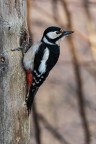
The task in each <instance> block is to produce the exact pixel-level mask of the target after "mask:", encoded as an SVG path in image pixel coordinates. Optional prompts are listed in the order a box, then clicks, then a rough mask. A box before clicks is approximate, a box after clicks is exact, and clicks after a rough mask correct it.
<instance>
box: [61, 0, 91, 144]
mask: <svg viewBox="0 0 96 144" xmlns="http://www.w3.org/2000/svg"><path fill="white" fill-rule="evenodd" d="M61 2H62V6H63V7H64V10H65V12H66V16H67V21H68V27H69V29H72V22H71V14H70V11H69V9H68V6H67V3H66V1H65V0H61ZM69 41H70V43H69V45H70V50H71V53H72V55H73V66H74V72H75V76H76V82H77V87H78V105H79V112H80V116H81V118H82V124H83V127H84V131H85V141H86V144H90V142H91V137H90V130H89V125H88V121H87V118H86V111H85V107H84V96H83V91H82V81H81V73H80V66H79V65H78V62H77V57H76V52H75V46H74V43H73V40H72V38H71V37H69Z"/></svg>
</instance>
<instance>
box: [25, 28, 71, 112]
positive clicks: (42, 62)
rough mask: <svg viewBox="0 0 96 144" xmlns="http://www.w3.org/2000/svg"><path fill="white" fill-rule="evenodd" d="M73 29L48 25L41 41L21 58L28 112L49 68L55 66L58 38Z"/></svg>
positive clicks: (58, 49) (58, 50) (58, 44)
mask: <svg viewBox="0 0 96 144" xmlns="http://www.w3.org/2000/svg"><path fill="white" fill-rule="evenodd" d="M72 33H73V31H64V30H63V29H62V28H59V27H56V26H51V27H48V28H47V29H46V30H45V31H44V33H43V36H42V39H41V41H39V42H37V43H36V44H34V45H33V46H31V47H30V48H29V50H28V51H27V52H26V53H25V55H24V58H23V64H24V68H25V70H26V75H27V82H28V94H27V96H26V99H25V101H26V105H27V108H28V114H30V112H31V107H32V103H33V100H34V97H35V95H36V93H37V91H38V89H39V87H40V86H41V85H42V83H43V82H44V81H45V79H46V78H47V76H48V75H49V72H50V71H51V69H52V68H53V67H54V66H55V64H56V63H57V61H58V58H59V55H60V40H61V39H62V38H64V37H65V36H68V35H70V34H72Z"/></svg>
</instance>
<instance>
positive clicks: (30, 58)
mask: <svg viewBox="0 0 96 144" xmlns="http://www.w3.org/2000/svg"><path fill="white" fill-rule="evenodd" d="M40 44H41V42H38V43H37V44H35V45H33V46H32V47H31V48H30V49H29V50H28V51H27V52H26V53H25V55H24V59H23V64H24V68H25V69H26V70H31V71H33V68H34V57H35V53H36V52H37V51H38V49H39V46H40Z"/></svg>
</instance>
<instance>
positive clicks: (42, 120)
mask: <svg viewBox="0 0 96 144" xmlns="http://www.w3.org/2000/svg"><path fill="white" fill-rule="evenodd" d="M38 119H39V121H41V122H42V123H43V125H44V126H45V128H46V129H47V130H48V131H49V132H50V133H51V134H52V135H53V136H54V137H55V138H56V139H57V140H58V141H60V142H61V143H63V144H69V142H67V141H66V140H65V138H64V137H63V136H62V135H61V134H60V133H59V132H57V130H56V129H55V128H53V126H52V125H50V124H49V122H48V121H47V120H46V119H45V118H44V117H43V116H42V115H41V114H38Z"/></svg>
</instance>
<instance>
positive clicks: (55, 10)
mask: <svg viewBox="0 0 96 144" xmlns="http://www.w3.org/2000/svg"><path fill="white" fill-rule="evenodd" d="M57 2H58V0H52V11H53V17H54V20H55V21H57V22H58V3H57Z"/></svg>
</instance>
